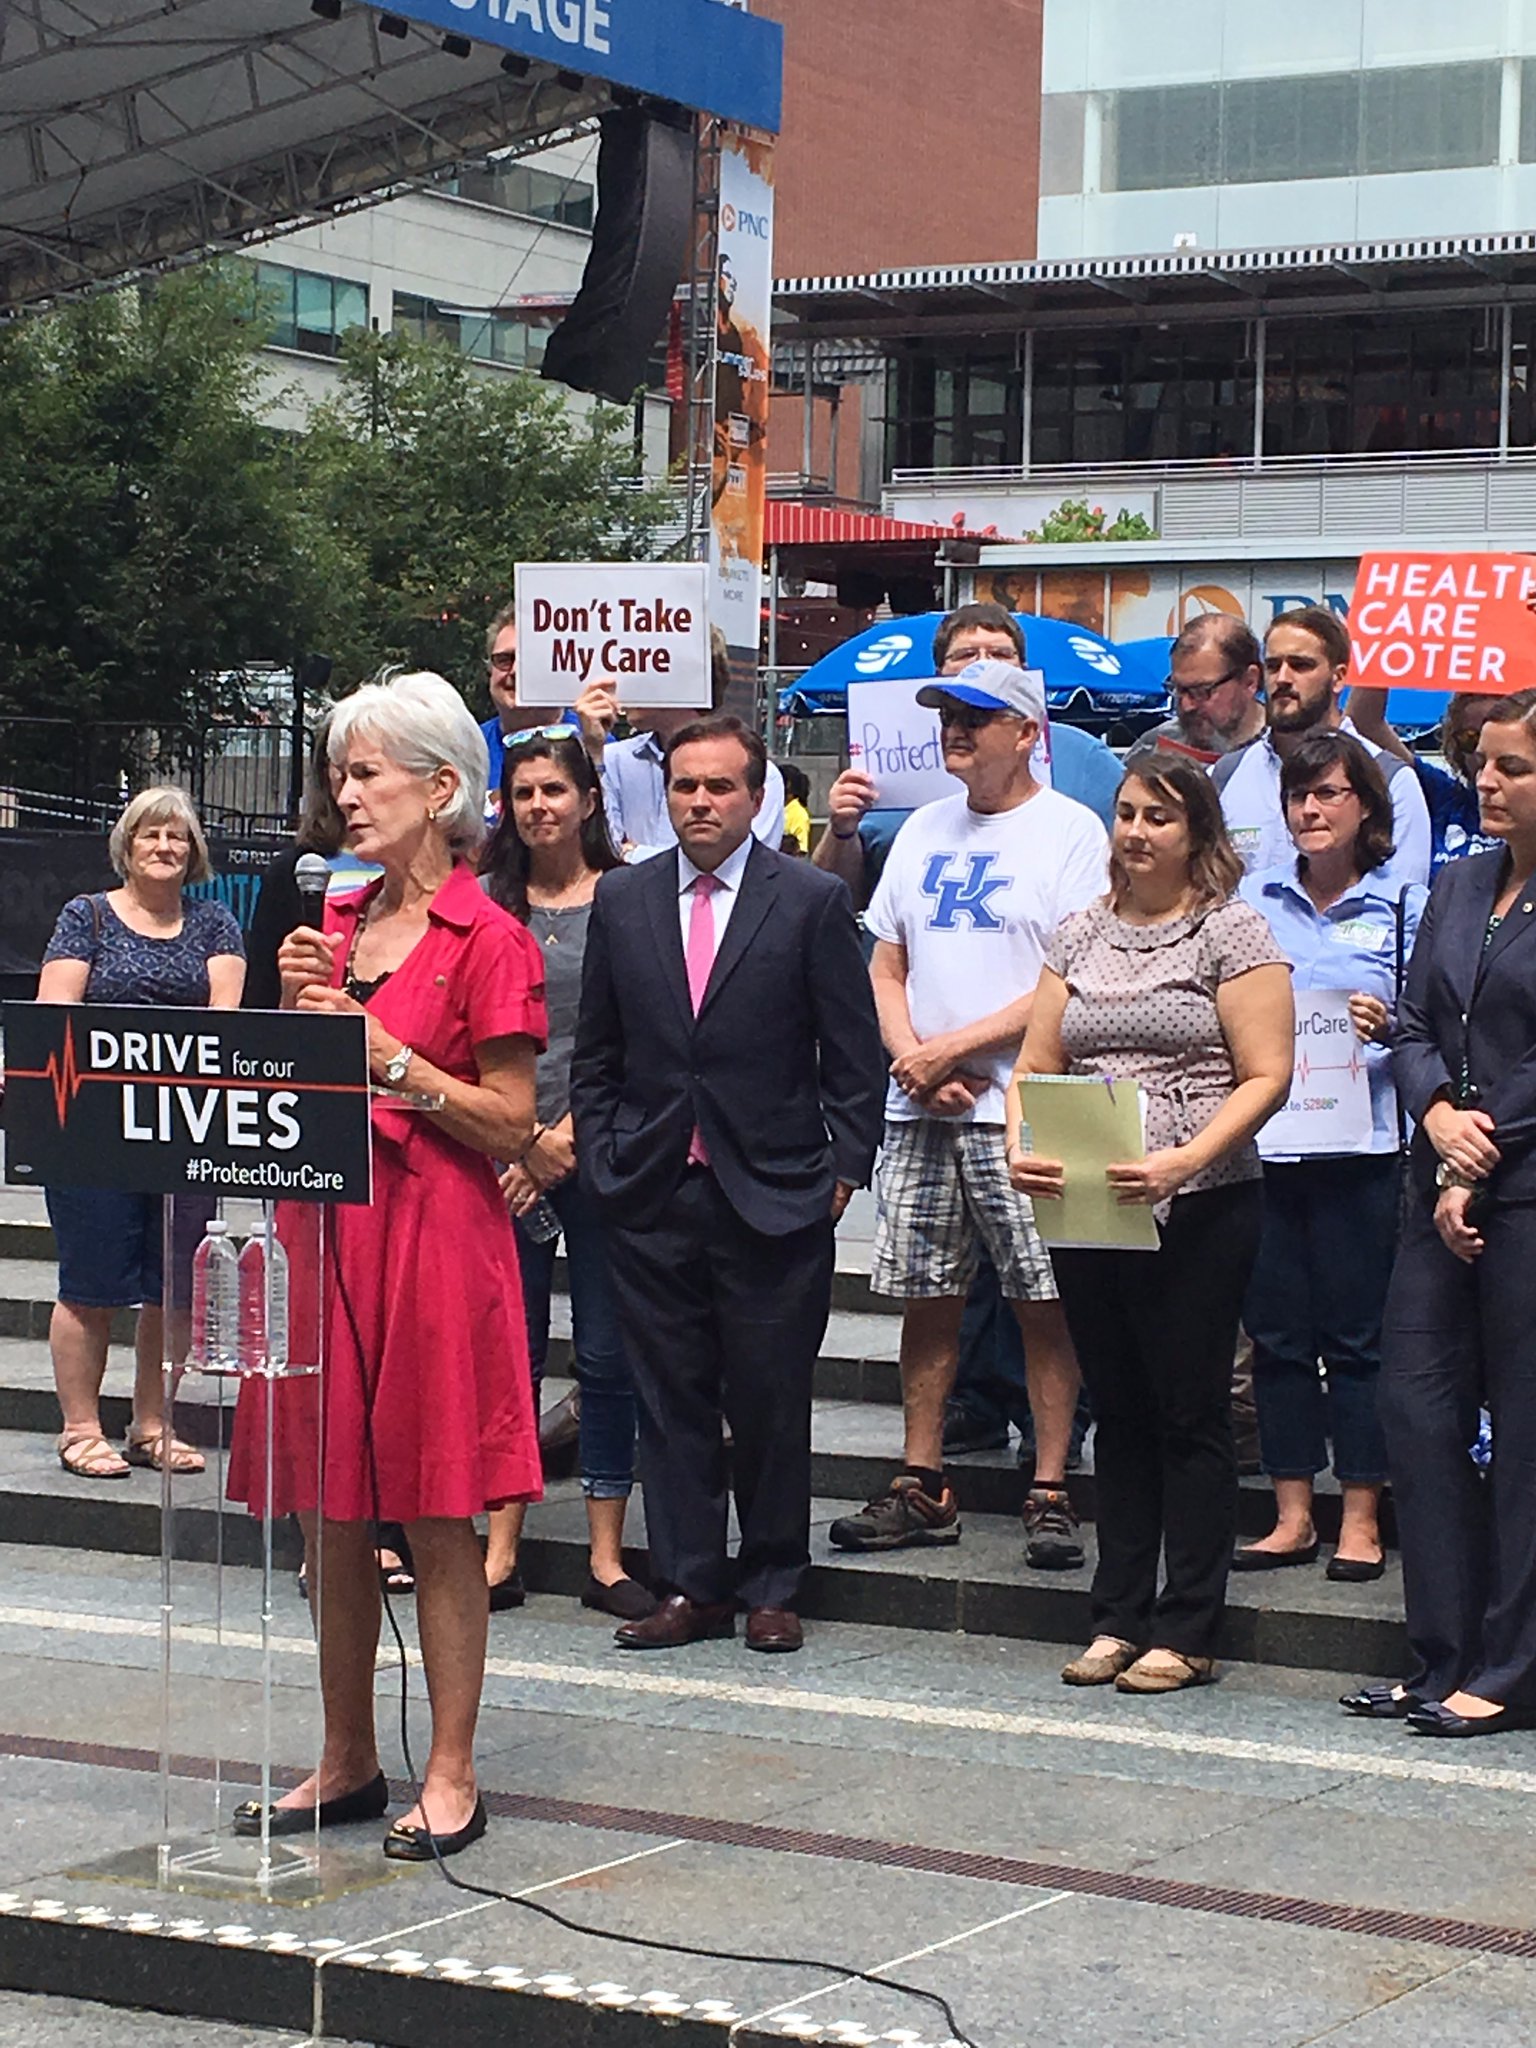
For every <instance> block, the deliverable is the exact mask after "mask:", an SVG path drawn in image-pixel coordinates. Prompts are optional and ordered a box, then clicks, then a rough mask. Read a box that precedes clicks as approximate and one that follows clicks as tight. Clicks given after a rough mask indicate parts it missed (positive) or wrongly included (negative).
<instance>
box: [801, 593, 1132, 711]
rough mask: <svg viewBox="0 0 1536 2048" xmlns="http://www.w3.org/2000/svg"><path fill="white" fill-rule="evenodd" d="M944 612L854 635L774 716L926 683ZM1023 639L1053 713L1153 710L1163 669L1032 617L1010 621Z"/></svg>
mask: <svg viewBox="0 0 1536 2048" xmlns="http://www.w3.org/2000/svg"><path fill="white" fill-rule="evenodd" d="M943 616H944V615H943V613H942V612H919V613H917V614H916V615H915V616H913V617H911V618H901V619H887V620H884V621H883V622H882V623H881V624H879V625H875V626H867V627H866V628H865V629H864V631H863V632H862V633H855V634H854V636H853V638H852V639H851V640H845V641H844V642H843V643H842V645H841V646H840V647H834V648H833V649H832V651H831V653H830V654H824V655H823V656H822V658H821V660H820V661H818V662H816V663H815V664H814V665H813V666H812V667H811V668H808V669H807V670H806V672H805V674H804V675H803V676H801V677H800V678H799V680H798V681H797V682H794V683H791V684H789V685H788V686H787V687H786V688H785V689H783V690H781V691H780V693H779V712H780V715H781V716H782V717H786V718H806V717H813V716H815V715H816V714H817V713H818V712H826V711H841V710H842V709H843V707H844V705H845V703H846V701H847V695H848V685H849V684H850V683H852V682H875V681H879V680H882V679H885V678H892V679H894V678H897V677H906V676H911V677H914V678H917V677H921V676H931V675H932V674H933V635H934V630H935V628H936V627H937V626H938V623H939V620H940V619H941V618H942V617H943ZM1014 616H1015V617H1016V618H1017V619H1018V622H1019V625H1020V627H1021V628H1022V629H1023V633H1024V645H1025V649H1026V660H1027V663H1028V666H1029V667H1030V668H1036V669H1039V670H1040V671H1041V672H1042V673H1043V675H1044V677H1045V696H1046V702H1047V704H1048V705H1049V706H1050V708H1051V710H1052V711H1055V712H1061V713H1065V714H1066V715H1068V716H1071V715H1073V714H1075V713H1082V714H1087V713H1092V712H1097V713H1099V714H1100V715H1101V716H1102V715H1106V714H1107V715H1111V716H1113V715H1116V714H1118V713H1122V712H1125V711H1147V710H1156V709H1157V708H1158V707H1159V706H1160V705H1161V703H1162V701H1163V698H1164V695H1165V692H1164V689H1163V677H1164V676H1165V675H1166V674H1167V665H1166V663H1164V665H1163V668H1162V670H1161V672H1160V673H1158V674H1157V675H1156V677H1155V680H1154V678H1153V670H1154V669H1155V668H1156V663H1155V662H1152V663H1149V662H1147V661H1146V660H1145V659H1144V658H1141V659H1135V660H1127V659H1126V658H1125V655H1124V650H1122V649H1120V648H1118V647H1116V646H1115V645H1114V644H1113V642H1112V641H1109V640H1106V639H1105V638H1104V636H1103V634H1102V633H1095V632H1093V631H1092V630H1091V628H1089V627H1087V626H1077V625H1073V624H1072V622H1071V621H1070V620H1067V619H1042V618H1037V617H1036V616H1035V615H1034V614H1033V613H1032V612H1017V613H1015V615H1014Z"/></svg>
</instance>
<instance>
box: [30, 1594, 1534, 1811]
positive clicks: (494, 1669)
mask: <svg viewBox="0 0 1536 2048" xmlns="http://www.w3.org/2000/svg"><path fill="white" fill-rule="evenodd" d="M5 1627H15V1628H37V1629H44V1630H48V1631H50V1632H52V1633H55V1634H58V1633H60V1632H66V1633H78V1634H82V1635H96V1636H134V1637H141V1638H142V1637H158V1636H159V1633H160V1624H159V1622H158V1621H155V1620H151V1619H149V1618H148V1617H134V1616H132V1615H121V1614H86V1613H79V1612H71V1611H69V1610H67V1609H52V1608H43V1607H0V1628H5ZM174 1634H175V1639H176V1640H177V1641H178V1642H183V1643H195V1644H198V1645H208V1646H212V1647H222V1648H224V1649H237V1650H255V1649H260V1647H261V1637H260V1636H259V1635H258V1634H257V1633H256V1632H255V1631H254V1630H250V1631H247V1630H238V1629H225V1630H224V1631H223V1632H222V1634H221V1633H220V1632H219V1631H218V1630H217V1629H214V1628H210V1627H207V1626H204V1625H203V1624H200V1623H191V1624H181V1625H178V1626H177V1627H176V1629H175V1631H174ZM272 1648H273V1649H274V1650H275V1651H277V1652H279V1653H281V1654H283V1655H292V1656H303V1657H306V1658H309V1659H311V1660H312V1659H313V1657H314V1653H315V1646H314V1641H313V1639H312V1638H311V1637H307V1636H304V1637H301V1636H274V1637H273V1638H272ZM406 1654H407V1658H408V1661H409V1662H410V1663H411V1664H412V1665H414V1666H419V1665H420V1663H421V1654H420V1652H419V1651H417V1650H415V1649H410V1650H408V1651H407V1653H406ZM379 1661H380V1669H381V1670H382V1671H384V1672H386V1673H387V1672H388V1671H390V1670H393V1669H396V1668H397V1667H398V1657H397V1655H396V1652H395V1649H394V1646H393V1645H392V1644H391V1645H390V1646H389V1647H388V1649H387V1651H381V1654H380V1660H379ZM485 1670H486V1676H487V1677H490V1678H506V1679H512V1680H516V1681H521V1682H523V1683H525V1684H535V1685H550V1686H565V1687H571V1688H576V1689H581V1690H586V1691H589V1692H609V1693H616V1694H619V1695H621V1696H627V1697H630V1698H633V1697H634V1696H635V1694H637V1693H643V1694H646V1695H648V1696H650V1697H651V1698H653V1699H671V1700H690V1699H692V1700H700V1701H708V1702H711V1703H712V1704H715V1705H720V1706H734V1707H751V1708H757V1709H759V1710H768V1711H770V1712H773V1713H783V1714H807V1715H820V1716H822V1717H823V1718H825V1719H829V1720H838V1719H842V1720H854V1721H890V1722H895V1723H897V1724H898V1725H900V1726H904V1727H913V1728H934V1729H941V1730H942V1729H947V1730H953V1731H955V1732H956V1733H959V1734H969V1735H1018V1736H1028V1735H1032V1736H1037V1737H1040V1738H1043V1739H1046V1740H1049V1741H1052V1742H1081V1743H1104V1744H1108V1745H1110V1746H1112V1747H1114V1748H1120V1749H1141V1750H1148V1751H1152V1752H1154V1753H1157V1754H1160V1755H1164V1756H1188V1757H1213V1758H1218V1759H1221V1760H1223V1761H1226V1762H1230V1763H1253V1764H1280V1765H1283V1766H1285V1767H1286V1768H1288V1769H1295V1770H1304V1771H1322V1772H1326V1773H1328V1774H1329V1775H1331V1776H1335V1777H1337V1776H1346V1777H1359V1778H1382V1779H1387V1780H1391V1781H1395V1782H1398V1783H1403V1784H1416V1785H1463V1786H1469V1787H1472V1788H1475V1789H1477V1790H1480V1791H1484V1792H1520V1793H1527V1794H1536V1770H1525V1771H1519V1770H1504V1769H1500V1768H1498V1767H1497V1766H1488V1765H1480V1764H1465V1763H1446V1762H1441V1761H1437V1760H1436V1759H1435V1758H1434V1757H1433V1756H1427V1755H1425V1754H1424V1752H1425V1750H1426V1749H1427V1748H1428V1747H1429V1744H1428V1743H1427V1741H1426V1740H1425V1739H1424V1738H1423V1737H1418V1736H1410V1735H1407V1734H1405V1733H1404V1732H1403V1731H1402V1729H1401V1728H1400V1727H1399V1726H1398V1724H1396V1723H1393V1724H1392V1725H1391V1727H1383V1728H1381V1729H1380V1730H1379V1731H1378V1732H1379V1733H1380V1734H1381V1736H1382V1738H1383V1740H1384V1741H1390V1742H1392V1743H1393V1744H1394V1747H1395V1749H1396V1754H1392V1755H1388V1754H1385V1753H1380V1752H1372V1751H1370V1750H1364V1749H1362V1750H1353V1749H1334V1748H1330V1747H1328V1746H1326V1745H1323V1744H1318V1745H1312V1744H1307V1743H1299V1742H1258V1741H1254V1740H1253V1739H1252V1738H1250V1737H1247V1736H1240V1735H1210V1734H1202V1733H1200V1732H1198V1731H1197V1730H1194V1729H1180V1728H1174V1727H1168V1726H1163V1727H1156V1726H1148V1725H1146V1724H1145V1723H1141V1724H1137V1723H1134V1722H1132V1721H1130V1720H1129V1719H1117V1720H1114V1721H1111V1720H1109V1719H1107V1718H1103V1717H1101V1716H1098V1715H1095V1714H1092V1713H1089V1712H1086V1711H1085V1712H1083V1713H1082V1714H1080V1715H1079V1717H1078V1718H1076V1719H1073V1720H1070V1721H1069V1720H1066V1719H1063V1718H1062V1717H1061V1716H1059V1715H1055V1714H1049V1713H1042V1712H1037V1711H1006V1712H1005V1711H1003V1710H1001V1709H998V1708H992V1707H947V1706H934V1705H931V1704H929V1703H928V1702H926V1701H923V1700H911V1699H900V1698H873V1697H870V1696H868V1695H865V1694H861V1693H835V1692H813V1691H811V1690H810V1689H809V1688H808V1687H804V1686H783V1685H773V1684H758V1685H743V1684H741V1683H739V1682H736V1681H733V1680H730V1679H723V1678H687V1677H684V1676H683V1675H682V1674H681V1673H672V1672H660V1671H636V1670H635V1669H633V1667H632V1666H631V1665H629V1664H628V1663H626V1664H625V1665H624V1666H623V1668H622V1669H618V1670H614V1671H600V1670H596V1669H589V1668H585V1667H583V1666H581V1665H575V1664H552V1663H548V1662H546V1661H543V1660H539V1659H534V1658H515V1657H488V1658H487V1659H486V1665H485ZM1137 1711H1138V1708H1137V1707H1135V1706H1132V1707H1129V1708H1127V1709H1126V1713H1127V1715H1129V1714H1131V1713H1135V1712H1137Z"/></svg>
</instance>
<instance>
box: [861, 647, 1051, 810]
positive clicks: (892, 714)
mask: <svg viewBox="0 0 1536 2048" xmlns="http://www.w3.org/2000/svg"><path fill="white" fill-rule="evenodd" d="M933 681H934V678H933V677H932V676H907V677H901V676H895V677H891V676H882V677H879V678H878V679H877V680H875V681H874V682H868V683H863V682H851V683H850V684H849V685H848V765H849V767H850V768H857V769H859V770H860V771H861V773H863V774H865V775H867V776H868V777H869V779H870V781H871V782H873V783H874V784H875V786H876V788H877V789H878V790H879V792H880V796H879V806H880V809H881V810H883V811H915V810H916V809H917V807H918V805H919V804H931V803H934V802H936V801H937V799H938V798H939V797H943V796H956V795H958V794H959V792H960V791H961V790H962V789H963V788H964V787H965V785H964V784H963V783H962V782H960V781H959V780H958V779H957V778H956V777H955V776H953V775H951V774H950V772H949V770H948V769H947V768H946V767H945V766H944V745H943V741H942V739H941V738H940V734H939V714H938V712H937V711H931V710H929V709H927V708H926V707H925V706H924V705H922V704H919V703H918V701H917V693H918V691H919V690H925V689H927V688H928V687H929V685H930V684H931V683H932V682H933ZM1030 767H1031V768H1032V770H1033V772H1034V777H1035V780H1036V781H1037V782H1043V783H1046V784H1047V785H1049V783H1050V780H1051V743H1050V735H1049V731H1048V730H1042V732H1041V734H1040V739H1039V742H1038V743H1037V745H1036V747H1035V751H1034V753H1033V755H1032V756H1031V758H1030Z"/></svg>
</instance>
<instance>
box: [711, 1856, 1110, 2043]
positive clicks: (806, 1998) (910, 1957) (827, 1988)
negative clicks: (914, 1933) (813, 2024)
mask: <svg viewBox="0 0 1536 2048" xmlns="http://www.w3.org/2000/svg"><path fill="white" fill-rule="evenodd" d="M1076 1897H1077V1893H1075V1892H1052V1893H1051V1894H1050V1896H1049V1898H1044V1899H1031V1900H1030V1902H1029V1904H1028V1905H1027V1906H1018V1907H1016V1908H1015V1909H1014V1911H1013V1912H1011V1913H999V1914H997V1915H996V1916H995V1918H993V1919H991V1920H982V1921H980V1922H978V1924H977V1925H976V1926H975V1927H962V1928H961V1929H960V1931H959V1933H958V1934H946V1935H945V1937H944V1939H943V1940H942V1941H930V1942H929V1943H928V1946H927V1947H926V1948H914V1949H909V1950H908V1951H907V1953H906V1954H905V1955H904V1956H892V1957H891V1959H890V1961H889V1962H888V1963H871V1964H870V1966H869V1972H868V1974H869V1975H870V1976H871V1977H883V1976H884V1975H885V1973H886V1971H887V1970H899V1969H902V1968H903V1967H904V1966H905V1965H906V1964H908V1963H920V1962H921V1961H922V1960H923V1958H924V1957H925V1956H936V1955H937V1954H938V1953H939V1951H940V1949H945V1948H954V1947H955V1946H956V1945H957V1944H958V1943H960V1942H962V1941H974V1940H975V1938H976V1936H977V1935H978V1934H990V1933H991V1931H992V1929H993V1928H994V1927H1007V1926H1009V1925H1010V1924H1011V1923H1012V1922H1013V1921H1015V1920H1026V1919H1028V1917H1029V1915H1030V1914H1031V1913H1043V1912H1044V1911H1045V1909H1046V1907H1047V1906H1059V1905H1060V1904H1061V1902H1062V1900H1063V1899H1071V1898H1076ZM854 1984H859V1985H861V1986H863V1988H865V1989H868V1986H864V1985H863V1979H862V1978H860V1977H839V1978H838V1980H837V1982H836V1983H835V1984H826V1985H823V1986H822V1988H821V1990H820V1991H806V1992H803V1993H802V1994H801V1995H800V1996H799V1997H797V1998H782V1999H780V2001H779V2003H778V2004H777V2005H769V2006H765V2007H764V2008H763V2010H762V2011H761V2012H754V2013H749V2014H748V2015H747V2017H746V2018H745V2019H744V2020H740V2021H738V2022H737V2024H736V2025H735V2026H734V2027H732V2029H731V2034H732V2038H734V2037H735V2036H736V2035H737V2034H738V2033H739V2032H740V2031H741V2029H742V2028H743V2027H755V2026H757V2025H758V2024H759V2022H760V2021H762V2020H771V2019H772V2018H773V2017H774V2015H775V2014H776V2013H781V2012H793V2011H795V2010H797V2009H798V2008H799V2007H800V2006H802V2005H809V2004H811V2002H812V2001H813V2000H814V1999H817V1998H830V1997H831V1996H832V1993H833V1992H834V1991H846V1990H848V1988H849V1987H850V1986H851V1985H854Z"/></svg>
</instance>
